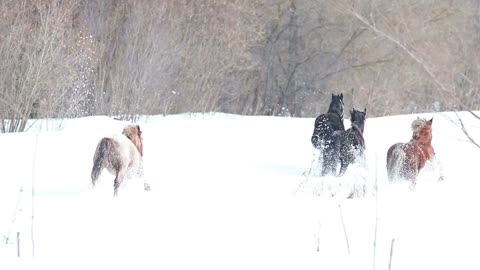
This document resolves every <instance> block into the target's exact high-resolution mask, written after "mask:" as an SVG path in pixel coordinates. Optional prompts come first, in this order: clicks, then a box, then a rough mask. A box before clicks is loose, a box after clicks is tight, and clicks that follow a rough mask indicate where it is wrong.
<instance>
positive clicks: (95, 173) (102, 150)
mask: <svg viewBox="0 0 480 270" xmlns="http://www.w3.org/2000/svg"><path fill="white" fill-rule="evenodd" d="M112 144H113V141H112V139H111V138H102V139H101V140H100V142H98V144H97V149H96V150H95V155H94V157H93V168H92V174H91V177H92V184H93V185H95V182H96V181H97V179H98V177H99V176H100V172H101V171H102V169H103V168H104V167H105V162H106V160H107V155H108V152H109V151H110V148H111V147H112Z"/></svg>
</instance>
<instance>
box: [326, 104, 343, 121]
mask: <svg viewBox="0 0 480 270" xmlns="http://www.w3.org/2000/svg"><path fill="white" fill-rule="evenodd" d="M327 113H334V114H337V115H338V116H340V119H341V120H342V121H343V112H339V111H338V110H336V109H335V108H334V107H333V106H330V107H329V108H328V111H327Z"/></svg>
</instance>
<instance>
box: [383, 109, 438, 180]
mask: <svg viewBox="0 0 480 270" xmlns="http://www.w3.org/2000/svg"><path fill="white" fill-rule="evenodd" d="M432 122H433V118H432V119H430V120H426V119H424V118H421V119H420V118H417V119H416V120H414V121H413V122H412V126H411V127H412V131H413V135H412V139H411V140H410V141H409V142H408V143H396V144H394V145H392V146H391V147H390V148H389V149H388V152H387V173H388V179H389V180H390V181H394V180H396V179H401V178H403V179H406V180H409V181H411V182H412V184H413V185H415V184H416V178H417V176H418V174H419V172H420V170H421V169H422V168H423V167H424V166H425V163H426V162H427V161H428V160H430V159H432V158H433V157H434V156H435V150H434V149H433V147H432Z"/></svg>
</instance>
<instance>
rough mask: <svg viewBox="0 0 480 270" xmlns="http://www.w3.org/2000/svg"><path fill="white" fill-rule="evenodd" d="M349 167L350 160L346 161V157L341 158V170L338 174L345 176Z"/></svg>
mask: <svg viewBox="0 0 480 270" xmlns="http://www.w3.org/2000/svg"><path fill="white" fill-rule="evenodd" d="M347 168H348V162H347V161H346V159H345V158H340V172H339V173H338V176H343V175H344V174H345V172H346V171H347Z"/></svg>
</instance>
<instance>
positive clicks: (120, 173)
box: [113, 169, 125, 196]
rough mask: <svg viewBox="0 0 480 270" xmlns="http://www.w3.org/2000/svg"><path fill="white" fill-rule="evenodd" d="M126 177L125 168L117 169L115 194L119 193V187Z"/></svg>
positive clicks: (114, 184) (114, 182)
mask: <svg viewBox="0 0 480 270" xmlns="http://www.w3.org/2000/svg"><path fill="white" fill-rule="evenodd" d="M124 178H125V170H124V169H120V170H118V171H117V173H116V174H115V180H113V196H117V195H118V188H119V187H120V185H121V184H122V182H123V179H124Z"/></svg>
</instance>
